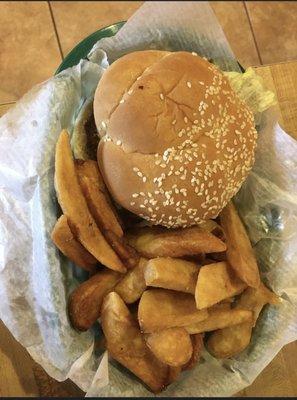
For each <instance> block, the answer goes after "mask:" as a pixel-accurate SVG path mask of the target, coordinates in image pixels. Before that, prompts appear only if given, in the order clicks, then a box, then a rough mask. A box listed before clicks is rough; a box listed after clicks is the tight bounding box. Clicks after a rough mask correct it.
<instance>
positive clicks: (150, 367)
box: [101, 292, 169, 393]
mask: <svg viewBox="0 0 297 400" xmlns="http://www.w3.org/2000/svg"><path fill="white" fill-rule="evenodd" d="M101 323H102V329H103V332H104V335H105V337H106V342H107V349H108V351H109V353H110V354H111V356H112V357H113V358H114V359H115V360H117V361H118V362H119V363H120V364H122V365H123V366H125V367H126V368H128V369H129V370H130V371H131V372H133V373H134V374H135V375H136V376H138V377H139V378H140V379H141V380H142V381H143V382H144V383H145V384H146V385H147V386H148V387H149V388H150V389H151V390H152V391H153V392H154V393H158V392H160V391H161V390H162V389H164V388H165V386H166V385H167V384H168V379H169V367H168V366H167V365H165V364H163V363H162V362H160V361H159V360H158V359H157V358H156V357H155V356H154V355H153V354H152V353H151V351H150V350H149V349H148V347H147V346H146V344H145V341H144V338H143V335H142V334H141V332H140V330H139V327H138V324H137V321H136V320H135V319H134V318H133V317H132V315H131V313H130V312H129V310H128V308H127V306H126V305H125V303H124V302H123V300H122V299H121V298H120V296H119V295H118V294H117V293H115V292H111V293H109V294H108V295H107V296H106V297H105V298H104V301H103V305H102V314H101Z"/></svg>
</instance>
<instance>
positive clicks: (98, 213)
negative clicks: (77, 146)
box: [75, 160, 123, 237]
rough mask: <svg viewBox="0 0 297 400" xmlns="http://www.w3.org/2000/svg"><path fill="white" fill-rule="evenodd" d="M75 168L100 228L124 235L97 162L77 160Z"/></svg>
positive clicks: (119, 235) (120, 235)
mask: <svg viewBox="0 0 297 400" xmlns="http://www.w3.org/2000/svg"><path fill="white" fill-rule="evenodd" d="M75 169H76V173H77V176H78V181H79V184H80V186H81V189H82V192H83V194H84V196H85V199H86V201H87V204H88V207H89V209H90V212H91V214H92V216H93V218H94V220H95V222H96V224H97V225H98V227H99V229H100V230H101V231H102V232H104V231H105V230H107V231H111V232H113V233H114V234H115V235H117V236H118V237H122V236H123V229H122V227H121V225H120V223H119V217H118V215H117V212H116V210H115V208H114V206H113V204H112V202H111V199H110V196H109V193H108V191H107V188H106V186H105V183H104V180H103V177H102V175H101V173H100V170H99V167H98V164H97V162H96V161H94V160H75Z"/></svg>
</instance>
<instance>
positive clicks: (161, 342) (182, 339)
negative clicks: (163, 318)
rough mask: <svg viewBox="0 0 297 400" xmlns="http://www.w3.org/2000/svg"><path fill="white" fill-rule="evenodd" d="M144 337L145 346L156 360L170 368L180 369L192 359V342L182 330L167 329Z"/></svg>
mask: <svg viewBox="0 0 297 400" xmlns="http://www.w3.org/2000/svg"><path fill="white" fill-rule="evenodd" d="M144 337H145V341H146V344H147V346H148V347H149V349H150V350H151V351H152V353H153V354H154V355H155V356H156V357H157V358H158V360H160V361H162V362H163V363H164V364H167V365H170V366H171V367H181V366H182V365H185V364H186V363H187V362H188V361H189V360H190V358H191V357H192V353H193V347H192V342H191V339H190V335H189V334H188V332H187V331H186V330H185V329H184V328H180V327H178V328H168V329H164V330H163V331H160V332H155V333H148V334H145V335H144Z"/></svg>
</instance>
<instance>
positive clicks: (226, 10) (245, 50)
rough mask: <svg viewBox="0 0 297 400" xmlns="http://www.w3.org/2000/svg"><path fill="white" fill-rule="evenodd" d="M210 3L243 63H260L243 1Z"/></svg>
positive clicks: (245, 65) (235, 52)
mask: <svg viewBox="0 0 297 400" xmlns="http://www.w3.org/2000/svg"><path fill="white" fill-rule="evenodd" d="M210 4H211V6H212V9H213V11H214V12H215V14H216V16H217V18H218V20H219V22H220V24H221V25H222V28H223V30H224V32H225V35H226V37H227V39H228V41H229V43H230V45H231V48H232V50H233V52H234V54H235V56H236V57H237V59H238V61H239V62H240V63H241V65H242V66H244V67H248V66H250V65H259V64H260V60H259V57H258V53H257V49H256V46H255V42H254V38H253V34H252V31H251V28H250V24H249V20H248V16H247V13H246V10H245V7H244V3H243V1H212V2H211V3H210Z"/></svg>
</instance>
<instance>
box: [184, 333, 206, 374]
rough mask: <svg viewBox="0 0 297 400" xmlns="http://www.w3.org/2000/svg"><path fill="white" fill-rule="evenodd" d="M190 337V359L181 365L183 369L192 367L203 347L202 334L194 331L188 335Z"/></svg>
mask: <svg viewBox="0 0 297 400" xmlns="http://www.w3.org/2000/svg"><path fill="white" fill-rule="evenodd" d="M190 338H191V342H192V348H193V353H192V357H191V358H190V360H189V361H188V362H187V363H186V364H185V365H183V367H182V370H183V371H186V370H190V369H193V368H194V367H195V366H196V364H197V362H198V361H199V358H200V356H201V352H202V349H203V334H200V333H196V334H195V335H190Z"/></svg>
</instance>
